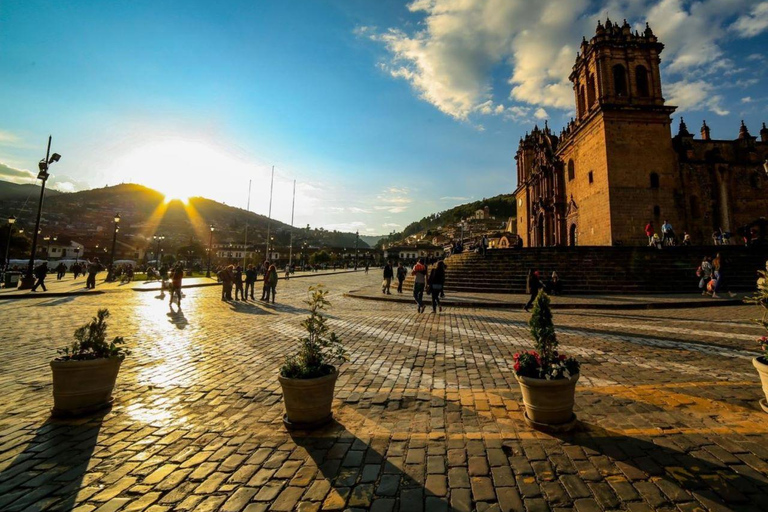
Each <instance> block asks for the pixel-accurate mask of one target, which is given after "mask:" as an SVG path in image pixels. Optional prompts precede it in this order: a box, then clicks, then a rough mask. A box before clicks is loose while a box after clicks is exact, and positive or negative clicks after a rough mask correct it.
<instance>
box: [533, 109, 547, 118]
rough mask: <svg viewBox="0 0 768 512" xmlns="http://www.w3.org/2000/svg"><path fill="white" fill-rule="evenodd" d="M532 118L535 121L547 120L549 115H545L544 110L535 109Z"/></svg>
mask: <svg viewBox="0 0 768 512" xmlns="http://www.w3.org/2000/svg"><path fill="white" fill-rule="evenodd" d="M533 117H535V118H536V119H548V118H549V114H547V111H546V110H544V109H543V108H541V107H539V108H537V109H536V112H534V113H533Z"/></svg>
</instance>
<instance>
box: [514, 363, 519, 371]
mask: <svg viewBox="0 0 768 512" xmlns="http://www.w3.org/2000/svg"><path fill="white" fill-rule="evenodd" d="M513 368H514V369H515V371H516V372H519V371H520V363H515V366H513Z"/></svg>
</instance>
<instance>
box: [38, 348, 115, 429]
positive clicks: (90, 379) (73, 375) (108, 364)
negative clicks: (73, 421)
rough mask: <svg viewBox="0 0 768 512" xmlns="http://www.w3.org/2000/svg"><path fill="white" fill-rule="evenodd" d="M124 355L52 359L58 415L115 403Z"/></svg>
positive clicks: (75, 413) (75, 414)
mask: <svg viewBox="0 0 768 512" xmlns="http://www.w3.org/2000/svg"><path fill="white" fill-rule="evenodd" d="M122 362H123V360H122V359H119V358H117V357H113V358H109V359H91V360H87V361H51V372H52V374H53V410H52V412H53V414H54V416H77V415H81V414H87V413H90V412H93V411H96V410H99V409H102V408H104V407H108V406H109V405H110V404H111V403H112V390H113V389H114V388H115V382H116V381H117V373H118V372H119V371H120V364H121V363H122Z"/></svg>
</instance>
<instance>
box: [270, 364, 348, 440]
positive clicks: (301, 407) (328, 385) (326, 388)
mask: <svg viewBox="0 0 768 512" xmlns="http://www.w3.org/2000/svg"><path fill="white" fill-rule="evenodd" d="M338 377H339V371H338V370H336V369H334V370H333V373H331V374H329V375H326V376H324V377H318V378H315V379H288V378H285V377H283V376H282V375H278V377H277V378H278V380H279V381H280V386H281V387H282V388H283V401H284V402H285V416H284V417H283V422H284V423H285V425H286V427H288V428H290V429H310V428H316V427H319V426H321V425H325V424H326V423H328V422H329V421H331V419H332V418H333V413H332V412H331V406H332V405H333V391H334V388H335V386H336V379H337V378H338Z"/></svg>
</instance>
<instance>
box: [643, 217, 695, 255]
mask: <svg viewBox="0 0 768 512" xmlns="http://www.w3.org/2000/svg"><path fill="white" fill-rule="evenodd" d="M645 235H646V236H647V237H648V245H649V246H650V247H656V248H658V249H661V248H662V247H671V246H675V245H677V236H676V235H675V230H674V229H673V228H672V224H670V223H669V221H667V220H665V221H664V224H662V225H661V237H659V234H658V233H656V230H655V229H654V227H653V221H649V222H648V224H646V225H645ZM681 245H691V235H689V234H688V233H687V232H685V231H684V232H683V240H682V242H681Z"/></svg>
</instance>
